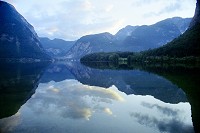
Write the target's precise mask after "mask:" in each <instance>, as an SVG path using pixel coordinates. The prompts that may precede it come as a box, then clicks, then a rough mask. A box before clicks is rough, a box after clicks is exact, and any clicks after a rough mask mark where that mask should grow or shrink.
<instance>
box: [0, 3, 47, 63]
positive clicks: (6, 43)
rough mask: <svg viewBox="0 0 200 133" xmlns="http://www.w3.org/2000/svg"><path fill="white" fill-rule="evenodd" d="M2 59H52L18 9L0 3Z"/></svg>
mask: <svg viewBox="0 0 200 133" xmlns="http://www.w3.org/2000/svg"><path fill="white" fill-rule="evenodd" d="M0 12H1V14H0V25H1V28H0V59H10V58H12V59H22V58H26V59H28V58H29V59H45V60H46V59H48V60H49V59H50V57H49V56H48V55H47V54H46V53H45V50H44V49H43V47H42V45H41V43H40V41H39V38H38V36H37V34H36V32H35V31H34V28H33V27H32V25H30V24H29V23H28V22H27V21H26V19H25V18H24V17H23V16H22V15H20V14H19V13H18V12H17V11H16V9H15V8H14V7H13V6H12V5H10V4H8V3H6V2H3V1H0Z"/></svg>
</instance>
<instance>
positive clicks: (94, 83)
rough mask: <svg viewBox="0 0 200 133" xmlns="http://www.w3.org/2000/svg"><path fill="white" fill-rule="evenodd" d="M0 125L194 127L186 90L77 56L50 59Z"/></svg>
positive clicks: (80, 132)
mask: <svg viewBox="0 0 200 133" xmlns="http://www.w3.org/2000/svg"><path fill="white" fill-rule="evenodd" d="M54 74H55V76H53V75H54ZM56 75H57V76H56ZM163 91H164V92H163ZM0 131H1V132H5V133H6V132H11V133H16V132H17V133H18V132H50V133H51V132H68V133H74V132H76V133H85V132H95V133H100V132H109V133H112V132H113V133H121V132H124V133H131V132H141V133H159V132H169V133H174V132H176V133H177V132H178V133H179V132H180V133H182V132H189V133H190V132H194V131H193V125H192V120H191V106H190V104H189V103H188V102H187V98H186V95H185V93H184V92H183V91H182V89H180V88H178V87H177V86H176V85H174V84H172V83H171V82H170V81H168V80H166V79H165V78H163V77H161V76H158V75H156V74H152V73H148V72H144V71H141V70H99V69H93V68H89V67H86V66H83V65H81V64H80V63H77V62H76V63H64V64H63V63H62V64H52V65H50V66H49V67H48V69H47V70H46V72H45V73H44V75H43V76H42V78H40V83H39V85H38V87H37V89H36V91H35V94H33V95H32V96H31V98H30V99H29V100H28V101H27V102H26V103H25V104H24V105H23V106H21V108H20V109H19V111H18V112H17V113H16V114H15V115H12V116H10V117H7V118H3V119H0Z"/></svg>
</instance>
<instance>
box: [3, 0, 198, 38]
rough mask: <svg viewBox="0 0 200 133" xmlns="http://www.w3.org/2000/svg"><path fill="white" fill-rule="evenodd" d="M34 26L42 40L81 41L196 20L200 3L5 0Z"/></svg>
mask: <svg viewBox="0 0 200 133" xmlns="http://www.w3.org/2000/svg"><path fill="white" fill-rule="evenodd" d="M3 1H6V2H8V3H10V4H12V5H14V6H15V8H16V9H17V11H18V12H19V13H20V14H22V15H23V16H24V17H25V19H26V20H27V21H28V22H29V23H30V24H31V25H33V26H34V28H35V31H36V32H37V34H38V36H40V37H48V38H50V39H54V38H60V39H64V40H77V39H79V38H80V37H82V36H84V35H88V34H97V33H102V32H110V33H111V34H116V32H117V31H119V30H120V29H122V28H124V27H125V26H127V25H132V26H136V25H151V24H154V23H156V22H158V21H161V20H164V19H166V18H172V17H176V16H178V17H183V18H187V17H193V15H194V11H195V5H196V0H40V1H38V0H3Z"/></svg>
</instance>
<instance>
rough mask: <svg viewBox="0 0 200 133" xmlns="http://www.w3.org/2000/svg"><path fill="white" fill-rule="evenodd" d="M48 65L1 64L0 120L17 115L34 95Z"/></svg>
mask: <svg viewBox="0 0 200 133" xmlns="http://www.w3.org/2000/svg"><path fill="white" fill-rule="evenodd" d="M47 65H48V64H46V63H45V64H44V63H42V64H41V63H35V64H33V63H30V64H23V63H17V64H16V63H15V64H14V63H1V64H0V108H1V109H0V118H4V117H8V116H11V115H13V114H15V113H16V112H17V111H18V109H19V108H20V107H21V105H23V104H24V103H25V102H26V101H27V100H28V99H29V98H30V97H31V95H32V94H33V93H34V91H35V89H36V88H37V85H38V84H39V79H40V77H41V75H42V72H43V71H44V69H45V67H46V66H47Z"/></svg>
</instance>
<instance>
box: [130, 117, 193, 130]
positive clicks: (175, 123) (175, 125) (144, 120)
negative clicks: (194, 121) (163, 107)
mask: <svg viewBox="0 0 200 133" xmlns="http://www.w3.org/2000/svg"><path fill="white" fill-rule="evenodd" d="M130 116H131V117H134V118H136V119H137V121H138V123H140V124H142V125H146V126H149V127H156V128H157V129H159V131H160V132H167V133H194V129H193V126H192V125H186V124H185V123H183V122H181V121H179V120H177V119H176V117H175V118H173V119H171V120H166V119H163V120H159V119H157V118H156V117H150V116H149V115H144V114H141V113H130Z"/></svg>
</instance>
